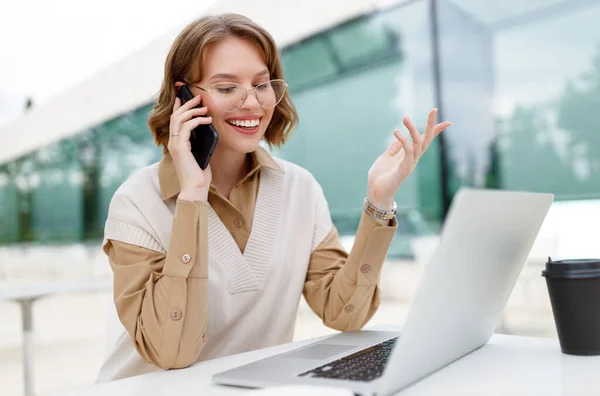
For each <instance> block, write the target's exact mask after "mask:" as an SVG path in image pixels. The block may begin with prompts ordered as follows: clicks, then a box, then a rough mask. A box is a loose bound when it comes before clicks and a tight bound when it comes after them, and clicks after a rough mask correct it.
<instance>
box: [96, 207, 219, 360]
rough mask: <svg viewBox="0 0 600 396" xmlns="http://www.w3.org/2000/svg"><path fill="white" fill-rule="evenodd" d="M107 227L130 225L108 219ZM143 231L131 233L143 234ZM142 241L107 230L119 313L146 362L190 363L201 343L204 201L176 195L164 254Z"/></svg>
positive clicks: (205, 245) (205, 289)
mask: <svg viewBox="0 0 600 396" xmlns="http://www.w3.org/2000/svg"><path fill="white" fill-rule="evenodd" d="M110 227H113V228H114V227H116V228H119V227H121V228H126V227H129V228H131V227H135V226H132V225H130V224H122V225H119V221H118V220H114V219H113V220H112V221H111V225H110ZM144 232H145V231H144V230H143V229H142V228H139V229H138V230H135V232H133V234H135V233H137V234H139V235H142V236H143V238H141V239H140V240H147V238H149V237H150V236H149V235H144ZM131 233H132V232H130V233H129V234H131ZM116 234H118V233H116ZM145 245H148V243H147V242H145V243H140V245H136V244H134V243H132V241H131V240H129V243H127V242H123V241H120V240H114V239H110V234H109V238H107V242H106V243H105V245H104V251H105V253H106V254H107V256H108V258H109V262H110V266H111V269H112V271H113V274H114V276H113V279H114V301H115V306H116V309H117V313H118V315H119V319H120V321H121V323H122V324H123V326H124V327H125V329H126V330H127V332H128V334H129V336H130V338H131V340H132V341H133V344H134V346H135V348H136V350H137V351H138V353H139V354H140V356H141V357H142V358H143V359H144V360H146V361H147V362H149V363H152V364H154V365H155V366H157V367H159V368H163V369H171V368H183V367H187V366H190V365H192V364H193V363H195V362H196V361H197V359H198V357H199V355H200V352H201V351H202V348H203V347H204V345H205V344H206V325H207V320H208V204H207V203H205V202H192V201H184V200H178V201H177V204H176V209H175V216H174V219H173V225H172V231H171V243H170V246H169V249H168V251H167V252H166V254H165V253H161V252H158V251H155V250H152V249H149V248H147V247H144V246H145Z"/></svg>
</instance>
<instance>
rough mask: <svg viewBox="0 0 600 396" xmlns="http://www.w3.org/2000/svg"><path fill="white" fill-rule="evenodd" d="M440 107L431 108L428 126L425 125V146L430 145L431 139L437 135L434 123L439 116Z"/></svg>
mask: <svg viewBox="0 0 600 396" xmlns="http://www.w3.org/2000/svg"><path fill="white" fill-rule="evenodd" d="M437 112H438V109H431V111H430V112H429V116H428V117H427V126H426V127H425V134H424V136H423V147H429V145H430V144H431V141H432V140H433V138H434V137H435V134H434V130H433V129H434V125H435V119H436V117H437Z"/></svg>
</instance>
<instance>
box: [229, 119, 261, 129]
mask: <svg viewBox="0 0 600 396" xmlns="http://www.w3.org/2000/svg"><path fill="white" fill-rule="evenodd" d="M227 122H228V123H230V124H231V125H235V126H241V127H246V128H253V127H255V126H257V125H258V124H259V123H260V121H259V120H258V119H254V120H229V121H227Z"/></svg>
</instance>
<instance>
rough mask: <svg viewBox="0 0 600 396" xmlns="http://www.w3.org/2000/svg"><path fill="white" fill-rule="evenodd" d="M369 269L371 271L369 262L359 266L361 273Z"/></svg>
mask: <svg viewBox="0 0 600 396" xmlns="http://www.w3.org/2000/svg"><path fill="white" fill-rule="evenodd" d="M369 271H371V266H370V265H369V264H365V265H363V266H362V267H360V272H362V273H363V274H366V273H367V272H369Z"/></svg>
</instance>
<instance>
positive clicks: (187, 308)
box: [99, 14, 450, 381]
mask: <svg viewBox="0 0 600 396" xmlns="http://www.w3.org/2000/svg"><path fill="white" fill-rule="evenodd" d="M183 85H187V86H188V88H189V89H190V90H191V92H192V93H193V95H196V96H195V98H194V99H193V100H190V101H189V102H187V103H185V104H184V105H182V104H181V102H180V100H179V99H178V98H176V94H177V91H178V89H179V88H180V87H181V86H183ZM285 87H286V84H285V82H284V81H283V74H282V68H281V61H280V59H279V55H278V52H277V48H276V46H275V42H274V40H273V38H272V37H271V36H270V35H269V33H267V32H266V31H265V30H264V29H263V28H261V27H259V26H257V25H256V24H255V23H254V22H252V21H251V20H249V19H247V18H246V17H243V16H240V15H234V14H227V15H220V16H212V17H205V18H201V19H199V20H197V21H195V22H193V23H191V24H190V25H189V26H187V27H186V28H185V29H184V30H183V31H182V32H181V33H180V35H179V36H178V37H177V38H176V40H175V42H174V44H173V47H172V48H171V51H170V53H169V55H168V58H167V60H166V65H165V75H164V81H163V85H162V88H161V90H160V94H159V97H158V101H157V103H156V105H155V107H154V109H153V112H152V114H151V116H150V119H149V126H150V129H151V130H152V133H153V134H154V137H155V140H156V142H157V144H158V145H161V146H163V147H164V148H165V153H164V156H163V158H162V160H161V161H160V163H158V164H154V165H152V166H149V167H147V168H144V169H142V170H140V171H139V172H137V173H135V174H134V175H132V176H131V177H130V178H129V179H128V180H127V181H126V182H125V183H123V185H122V186H121V187H120V188H119V189H118V191H117V192H116V193H115V195H114V197H113V199H112V202H111V205H110V209H109V214H108V220H107V223H106V228H105V241H104V245H103V248H104V251H105V252H106V254H107V255H108V257H109V261H110V265H111V268H112V270H113V273H114V301H115V306H116V309H117V313H118V316H119V319H120V321H121V323H122V324H123V327H124V331H123V334H122V336H121V337H120V339H119V340H118V342H117V344H116V345H115V347H114V350H113V351H112V353H111V354H110V355H109V356H108V358H107V360H106V362H105V364H104V366H103V367H102V369H101V373H100V377H99V380H100V381H106V380H112V379H117V378H123V377H128V376H133V375H138V374H142V373H146V372H149V371H154V370H159V369H171V368H183V367H187V366H189V365H191V364H193V363H195V362H197V361H200V360H206V359H210V358H214V357H219V356H224V355H229V354H234V353H239V352H243V351H248V350H252V349H257V348H263V347H267V346H272V345H276V344H281V343H285V342H290V341H291V340H292V335H293V330H294V322H295V318H296V313H297V308H298V303H299V300H300V298H301V295H304V297H305V299H306V301H307V302H308V304H309V305H310V307H311V308H312V310H313V311H314V312H315V313H316V314H317V315H318V316H319V317H320V318H321V319H322V320H323V323H324V324H325V325H326V326H329V327H331V328H333V329H337V330H341V331H349V330H357V329H360V328H361V327H362V326H363V325H364V324H365V323H366V322H367V321H368V320H369V319H370V318H371V317H372V315H373V314H374V313H375V311H376V310H377V307H378V305H379V290H378V286H377V281H378V278H379V273H380V269H381V266H382V264H383V261H384V258H385V255H386V253H387V250H388V247H389V243H390V241H391V239H392V236H393V234H394V232H395V229H396V220H395V216H394V215H395V210H394V207H395V204H394V202H393V197H394V194H395V193H396V191H397V190H398V188H399V187H400V185H401V184H402V182H403V181H404V180H405V179H406V177H407V176H408V175H409V174H410V173H411V172H412V171H413V170H414V168H415V166H416V164H417V162H418V160H419V158H421V156H422V155H423V153H424V152H425V151H426V150H427V148H428V147H429V145H430V144H431V142H432V140H433V138H434V137H435V136H436V135H437V134H439V133H440V132H441V131H442V130H443V129H445V128H447V127H448V126H449V125H450V123H448V122H444V123H441V124H438V125H434V122H435V117H436V111H435V109H434V110H432V112H431V113H430V114H429V119H428V124H427V128H426V130H425V133H424V134H423V135H420V134H419V131H418V130H417V129H416V128H415V126H414V125H413V124H412V123H411V121H410V120H409V119H408V118H405V119H404V124H405V126H406V127H407V128H408V130H409V132H410V135H411V138H412V143H411V142H410V141H409V139H408V138H407V137H406V136H404V135H402V134H400V133H399V132H398V131H394V135H395V137H396V141H395V142H394V143H393V144H392V145H391V146H390V147H389V149H388V150H387V151H386V152H385V153H383V154H382V155H381V156H380V157H379V158H377V159H376V161H375V163H374V164H373V166H372V167H371V169H370V170H369V173H368V180H367V189H366V191H367V193H366V200H365V202H364V207H365V211H364V213H363V215H362V218H361V221H360V225H359V227H358V230H357V234H356V240H355V243H354V247H353V248H352V251H351V253H350V254H347V253H346V252H345V251H344V249H343V247H342V246H341V244H340V242H339V239H338V234H337V231H336V229H335V227H334V225H333V224H332V222H331V218H330V214H329V209H328V206H327V202H326V200H325V197H324V195H323V191H322V189H321V187H320V186H319V184H318V183H317V182H316V180H315V179H314V178H313V177H312V175H311V174H310V173H309V172H308V171H306V170H305V169H302V168H300V167H299V166H297V165H294V164H291V163H289V162H286V161H283V160H278V159H274V158H272V157H271V156H270V155H269V153H268V152H267V151H266V150H264V149H263V148H261V147H260V146H259V143H260V142H261V140H263V139H264V140H265V141H266V143H268V144H269V145H271V146H280V145H281V144H283V143H284V142H285V141H286V139H287V138H288V136H289V133H290V131H291V130H292V129H293V127H294V126H295V124H296V122H297V115H296V110H295V108H294V106H293V104H292V102H291V99H290V97H289V96H288V93H287V92H286V90H285ZM200 104H202V106H203V107H200V108H196V107H197V106H198V105H200ZM210 123H212V124H213V126H214V127H215V128H216V130H217V131H218V133H219V142H218V144H217V147H216V149H215V152H214V154H213V156H212V159H211V161H210V166H209V167H208V168H206V169H205V170H204V171H203V170H201V168H200V167H199V166H198V164H197V162H196V161H195V159H194V156H193V155H192V153H191V151H190V150H191V149H190V147H191V146H190V142H189V137H190V131H191V130H193V129H194V128H195V127H196V126H198V125H202V124H210ZM332 149H333V148H332Z"/></svg>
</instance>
